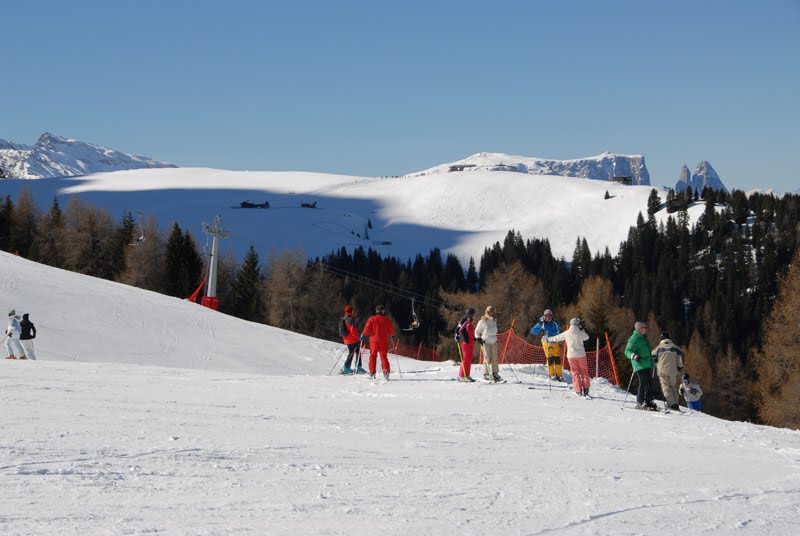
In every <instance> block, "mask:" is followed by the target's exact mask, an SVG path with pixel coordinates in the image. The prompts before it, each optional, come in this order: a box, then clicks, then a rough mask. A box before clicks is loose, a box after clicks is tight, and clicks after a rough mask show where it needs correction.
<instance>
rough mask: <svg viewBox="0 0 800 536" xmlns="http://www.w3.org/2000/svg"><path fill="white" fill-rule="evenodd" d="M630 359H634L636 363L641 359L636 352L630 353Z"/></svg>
mask: <svg viewBox="0 0 800 536" xmlns="http://www.w3.org/2000/svg"><path fill="white" fill-rule="evenodd" d="M631 359H633V360H634V361H636V362H637V363H638V362H639V360H640V359H641V357H639V355H638V354H632V355H631Z"/></svg>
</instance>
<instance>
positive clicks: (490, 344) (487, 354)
mask: <svg viewBox="0 0 800 536" xmlns="http://www.w3.org/2000/svg"><path fill="white" fill-rule="evenodd" d="M475 340H476V341H478V344H480V345H481V346H482V347H483V371H484V374H483V379H484V380H487V381H490V382H499V381H503V378H501V377H500V374H499V370H500V365H499V364H498V362H497V321H496V320H495V318H494V307H492V306H491V305H490V306H489V307H487V308H486V313H484V315H483V316H482V317H481V319H480V320H479V321H478V325H477V326H476V327H475ZM490 366H491V373H490V371H489V370H490V369H489V367H490Z"/></svg>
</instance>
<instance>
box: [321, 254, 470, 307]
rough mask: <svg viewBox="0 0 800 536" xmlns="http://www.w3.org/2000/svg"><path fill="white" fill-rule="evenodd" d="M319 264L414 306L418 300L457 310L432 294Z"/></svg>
mask: <svg viewBox="0 0 800 536" xmlns="http://www.w3.org/2000/svg"><path fill="white" fill-rule="evenodd" d="M319 264H320V266H321V267H322V268H323V269H325V270H327V271H328V272H330V273H332V274H334V275H337V276H339V277H350V278H351V279H353V281H355V282H356V283H359V284H362V285H366V286H369V287H372V288H375V289H377V290H380V291H383V292H386V293H389V294H393V295H395V296H398V297H399V298H402V299H405V300H411V301H412V308H413V302H416V303H420V304H423V305H426V306H429V307H443V308H445V309H448V310H455V308H454V307H453V306H451V305H450V304H449V303H447V302H446V301H444V300H438V299H436V298H431V297H430V296H425V295H422V294H419V293H417V292H414V291H413V290H408V289H403V288H400V287H396V286H394V285H392V284H390V283H384V282H382V281H376V280H374V279H371V278H369V277H367V276H364V275H361V274H356V273H353V272H350V271H348V270H345V269H343V268H337V267H335V266H330V265H328V264H325V263H319Z"/></svg>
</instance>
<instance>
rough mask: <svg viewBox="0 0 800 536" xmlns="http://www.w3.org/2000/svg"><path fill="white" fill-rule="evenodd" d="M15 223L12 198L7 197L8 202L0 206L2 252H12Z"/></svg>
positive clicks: (0, 246) (0, 245) (0, 247)
mask: <svg viewBox="0 0 800 536" xmlns="http://www.w3.org/2000/svg"><path fill="white" fill-rule="evenodd" d="M13 222H14V203H13V202H12V201H11V196H10V195H7V196H6V200H5V201H4V202H3V204H2V205H0V250H2V251H10V246H11V242H12V240H11V231H12V228H13Z"/></svg>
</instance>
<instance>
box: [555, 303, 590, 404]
mask: <svg viewBox="0 0 800 536" xmlns="http://www.w3.org/2000/svg"><path fill="white" fill-rule="evenodd" d="M588 340H589V335H588V334H587V333H586V332H585V331H583V329H582V328H581V319H580V318H573V319H572V320H570V321H569V329H568V330H567V331H565V332H563V333H559V334H558V335H554V336H552V337H549V338H548V341H550V342H561V341H566V342H567V359H569V370H570V371H571V372H572V386H573V387H574V388H575V393H576V394H578V395H580V396H589V386H590V385H591V382H590V381H589V364H588V363H587V362H586V350H585V349H584V348H583V343H584V341H588Z"/></svg>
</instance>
